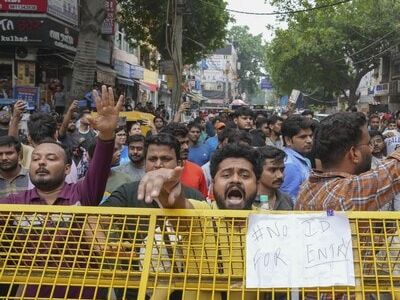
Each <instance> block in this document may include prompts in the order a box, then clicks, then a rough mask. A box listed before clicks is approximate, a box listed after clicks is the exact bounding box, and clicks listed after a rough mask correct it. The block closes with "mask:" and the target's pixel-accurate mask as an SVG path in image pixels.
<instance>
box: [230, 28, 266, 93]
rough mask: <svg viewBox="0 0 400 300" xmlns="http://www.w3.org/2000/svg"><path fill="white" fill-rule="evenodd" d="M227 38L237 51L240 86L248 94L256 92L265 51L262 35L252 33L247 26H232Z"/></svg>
mask: <svg viewBox="0 0 400 300" xmlns="http://www.w3.org/2000/svg"><path fill="white" fill-rule="evenodd" d="M228 38H229V39H230V40H231V42H233V44H234V46H235V48H236V50H237V52H238V61H239V62H240V69H239V70H238V75H239V77H240V88H241V91H242V92H246V93H247V94H248V95H253V94H256V93H257V92H258V91H259V90H260V88H259V86H258V82H259V77H260V76H261V75H262V70H261V68H262V67H263V66H265V62H264V61H263V59H264V57H265V56H264V53H265V51H266V49H265V44H264V42H263V40H262V35H261V34H259V35H252V34H251V33H250V32H249V27H247V26H233V27H232V28H231V30H230V31H229V33H228Z"/></svg>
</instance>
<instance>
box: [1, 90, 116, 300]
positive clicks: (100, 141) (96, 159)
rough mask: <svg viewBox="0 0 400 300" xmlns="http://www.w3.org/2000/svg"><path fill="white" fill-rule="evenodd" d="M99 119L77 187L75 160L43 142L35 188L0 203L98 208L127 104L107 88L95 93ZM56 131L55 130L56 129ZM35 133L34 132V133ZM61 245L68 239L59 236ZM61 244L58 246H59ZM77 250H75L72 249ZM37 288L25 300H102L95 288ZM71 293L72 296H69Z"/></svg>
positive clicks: (35, 161)
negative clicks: (72, 176)
mask: <svg viewBox="0 0 400 300" xmlns="http://www.w3.org/2000/svg"><path fill="white" fill-rule="evenodd" d="M94 96H95V98H96V106H97V112H98V113H97V116H96V117H95V118H90V119H88V122H90V124H92V125H93V127H94V128H96V129H97V130H98V131H99V135H98V138H97V147H96V151H95V153H94V155H93V160H92V162H91V163H90V166H89V170H88V172H87V175H86V176H85V178H84V179H83V180H82V181H79V182H77V183H75V184H66V183H65V177H66V175H67V174H68V173H69V172H70V168H71V156H70V154H69V151H66V149H65V148H64V147H63V146H62V145H61V144H60V143H57V142H55V141H54V140H50V139H47V140H42V141H41V143H40V144H36V145H35V146H36V147H35V149H34V151H33V153H32V163H31V165H30V169H29V176H30V179H31V181H32V183H33V185H34V188H33V189H31V190H28V191H25V192H21V193H18V194H11V195H9V196H8V197H6V198H2V199H0V203H3V204H5V203H7V204H41V205H87V206H95V205H98V204H99V202H100V200H101V199H102V196H103V194H104V189H105V186H106V182H107V177H108V174H109V171H110V164H111V157H112V151H113V147H114V130H115V128H116V126H117V122H118V114H119V111H120V109H121V107H122V104H123V97H120V99H119V100H118V103H117V104H116V105H115V106H114V96H113V91H112V89H111V88H109V90H108V92H107V89H106V86H103V88H102V97H101V98H99V97H98V95H97V93H95V95H94ZM54 129H55V127H54ZM32 133H33V132H32ZM55 239H56V240H59V242H61V241H62V240H63V239H64V236H56V237H55ZM56 243H58V242H56ZM71 247H73V246H71ZM81 289H82V287H70V288H69V289H66V287H65V286H56V287H52V286H49V285H43V286H41V288H40V290H37V286H35V285H34V283H32V285H28V286H27V287H26V288H25V289H24V294H23V295H21V298H28V297H39V298H49V297H50V296H51V297H53V298H69V299H71V298H72V299H76V298H81V297H82V298H91V299H93V298H99V297H101V296H100V295H99V294H97V295H95V290H96V289H95V288H88V287H83V290H82V291H81ZM66 291H68V294H67V292H66Z"/></svg>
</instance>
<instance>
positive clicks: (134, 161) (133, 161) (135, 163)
mask: <svg viewBox="0 0 400 300" xmlns="http://www.w3.org/2000/svg"><path fill="white" fill-rule="evenodd" d="M127 144H128V155H129V160H130V162H128V163H126V164H123V165H120V166H118V167H115V168H114V170H115V171H117V172H121V173H125V174H128V175H129V176H130V178H131V180H130V181H139V180H140V179H141V178H142V177H143V175H144V173H145V172H144V136H143V135H140V134H135V135H131V136H129V137H128V140H127Z"/></svg>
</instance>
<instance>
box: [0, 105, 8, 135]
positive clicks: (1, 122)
mask: <svg viewBox="0 0 400 300" xmlns="http://www.w3.org/2000/svg"><path fill="white" fill-rule="evenodd" d="M10 119H11V115H10V113H9V112H8V111H6V110H0V136H5V135H8V128H9V125H10Z"/></svg>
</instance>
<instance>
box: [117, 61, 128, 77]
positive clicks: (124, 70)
mask: <svg viewBox="0 0 400 300" xmlns="http://www.w3.org/2000/svg"><path fill="white" fill-rule="evenodd" d="M114 70H115V71H116V72H117V74H118V75H120V76H122V77H126V78H129V76H130V70H131V65H130V64H128V63H126V62H124V61H121V60H118V59H115V60H114Z"/></svg>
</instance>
